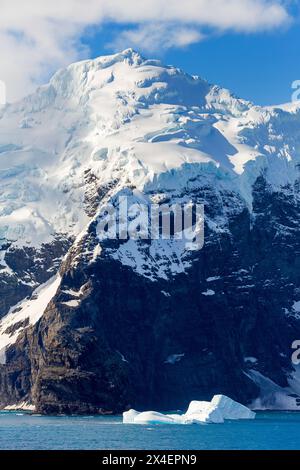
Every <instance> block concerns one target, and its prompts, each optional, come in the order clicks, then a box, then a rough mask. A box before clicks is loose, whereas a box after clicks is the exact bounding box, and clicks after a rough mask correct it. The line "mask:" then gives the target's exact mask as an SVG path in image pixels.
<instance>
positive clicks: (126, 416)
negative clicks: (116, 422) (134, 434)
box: [123, 410, 140, 424]
mask: <svg viewBox="0 0 300 470" xmlns="http://www.w3.org/2000/svg"><path fill="white" fill-rule="evenodd" d="M139 414H140V413H139V411H136V410H129V411H125V413H123V423H124V424H133V423H134V419H135V418H136V417H137V415H139Z"/></svg>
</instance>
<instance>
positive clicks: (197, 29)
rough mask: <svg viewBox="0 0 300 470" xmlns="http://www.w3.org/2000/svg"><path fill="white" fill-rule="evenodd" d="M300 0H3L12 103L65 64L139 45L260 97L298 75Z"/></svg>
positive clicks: (0, 57)
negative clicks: (50, 0) (49, 0)
mask: <svg viewBox="0 0 300 470" xmlns="http://www.w3.org/2000/svg"><path fill="white" fill-rule="evenodd" d="M299 3H300V0H185V1H182V0H168V1H166V2H164V1H162V0H142V1H141V0H85V1H84V2H83V1H82V0H63V1H61V0H52V2H48V1H46V0H26V2H24V1H23V0H0V9H1V13H0V80H1V81H3V82H4V83H5V84H6V90H7V98H8V100H9V101H14V100H16V99H20V98H21V97H23V96H24V95H26V94H28V93H30V92H32V91H33V90H34V89H35V88H36V86H37V85H39V84H42V83H45V82H47V81H48V80H49V78H50V76H51V75H52V74H53V73H54V72H55V71H56V70H57V69H58V68H61V67H64V66H66V65H68V64H69V63H72V62H74V61H77V60H81V59H86V58H93V57H96V56H99V55H105V54H109V53H114V52H117V51H120V50H123V49H125V48H128V47H132V48H134V49H136V50H138V51H139V52H141V53H142V54H143V55H144V56H145V57H151V58H159V59H161V60H162V61H163V62H164V63H166V64H172V65H175V66H177V67H180V68H182V69H184V70H185V71H186V72H188V73H191V74H193V75H200V76H201V77H203V78H205V79H207V80H208V81H209V82H210V83H216V84H219V85H221V86H224V87H226V88H229V89H230V90H231V91H232V92H233V93H235V94H236V95H237V96H239V97H241V98H244V99H248V100H250V101H252V102H254V103H255V104H260V105H272V104H280V103H284V102H288V101H290V100H291V95H292V92H293V90H292V83H293V82H294V81H296V80H300V61H299V46H300V8H299V7H300V5H299Z"/></svg>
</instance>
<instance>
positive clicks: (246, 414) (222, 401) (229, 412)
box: [211, 395, 255, 419]
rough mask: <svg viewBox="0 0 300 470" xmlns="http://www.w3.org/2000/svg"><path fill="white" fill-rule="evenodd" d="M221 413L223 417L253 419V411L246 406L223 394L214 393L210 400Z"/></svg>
mask: <svg viewBox="0 0 300 470" xmlns="http://www.w3.org/2000/svg"><path fill="white" fill-rule="evenodd" d="M211 403H212V404H213V405H215V406H216V407H217V408H218V409H219V410H220V412H221V413H222V415H223V418H224V419H254V418H255V413H254V411H251V410H249V408H247V406H244V405H241V404H240V403H238V402H236V401H234V400H231V398H228V397H226V396H225V395H215V396H214V397H213V399H212V401H211Z"/></svg>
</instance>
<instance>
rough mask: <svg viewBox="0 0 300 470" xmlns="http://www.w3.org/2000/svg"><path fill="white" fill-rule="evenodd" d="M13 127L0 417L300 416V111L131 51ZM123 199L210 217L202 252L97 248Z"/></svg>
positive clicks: (9, 120) (77, 72) (146, 243)
mask: <svg viewBox="0 0 300 470" xmlns="http://www.w3.org/2000/svg"><path fill="white" fill-rule="evenodd" d="M1 123H2V125H1ZM0 125H1V129H5V132H4V131H3V132H1V133H0V152H2V153H3V158H2V160H0V162H1V161H2V162H3V169H1V168H2V167H1V165H2V163H0V179H1V182H2V181H3V186H2V187H3V189H2V190H1V191H2V193H1V200H0V202H1V204H2V205H3V207H2V212H1V213H0V233H1V234H2V240H3V244H2V248H1V250H2V251H1V253H2V260H3V261H2V263H1V264H2V266H3V274H2V275H1V274H0V289H1V293H2V295H1V301H0V313H1V315H2V317H3V318H2V320H1V322H0V347H1V348H2V349H1V351H0V357H1V365H0V403H1V404H2V406H7V405H11V404H15V403H24V402H26V403H32V404H34V406H35V407H36V410H37V411H38V412H41V413H116V412H121V411H123V410H125V409H127V408H129V407H135V408H140V409H142V408H144V407H146V408H154V409H161V410H162V409H165V410H166V409H177V408H185V407H186V405H187V404H188V403H189V402H190V401H191V400H193V399H207V400H208V399H210V398H211V396H212V395H214V394H216V393H222V394H225V395H228V396H231V397H232V398H233V399H236V400H238V401H240V402H243V403H245V404H252V406H254V407H256V408H263V407H268V408H288V409H297V406H298V404H299V402H300V397H298V392H299V393H300V389H299V387H298V385H297V384H298V380H297V370H296V368H295V366H293V364H292V362H291V355H292V349H291V345H292V342H293V341H294V340H295V339H298V338H300V320H299V319H300V307H299V305H300V302H299V301H300V288H299V287H300V279H299V278H300V270H299V263H300V259H299V249H300V246H299V244H300V236H299V235H300V234H299V230H300V229H299V219H300V211H299V208H300V191H299V187H300V186H299V182H300V179H299V176H300V175H299V164H300V158H299V155H300V153H299V151H300V133H299V129H300V111H299V109H298V108H297V106H296V105H290V106H285V107H281V108H259V107H255V106H253V105H252V104H251V103H248V102H246V101H243V100H239V99H237V98H235V97H234V96H232V95H231V94H230V93H229V92H228V91H226V90H223V89H221V88H219V87H216V86H211V85H209V84H208V83H206V82H205V81H203V80H202V79H200V78H199V77H191V76H189V75H186V74H184V73H183V72H182V71H180V70H178V69H175V68H172V67H164V66H162V65H161V64H160V63H159V62H157V61H153V60H152V61H149V60H146V59H143V58H142V57H140V56H139V55H138V54H137V53H135V52H134V51H131V50H127V51H124V52H123V53H121V54H117V55H115V56H109V57H102V58H99V59H96V60H95V61H87V62H83V63H79V64H74V65H72V66H70V67H69V68H68V69H66V70H62V71H59V72H58V73H57V74H56V75H55V77H54V78H53V79H52V80H51V82H50V84H49V85H47V86H45V87H42V88H41V89H39V90H38V91H37V92H36V94H34V95H32V96H31V97H28V98H26V99H25V100H24V101H23V102H21V103H18V104H15V105H11V106H9V107H7V108H5V109H4V110H3V112H2V116H1V120H0ZM7 129H10V130H13V131H11V135H10V137H9V141H8V140H7V139H8V137H7V135H8V134H7ZM1 148H2V151H1ZM8 159H10V162H11V163H10V166H11V170H10V171H9V172H8V170H7V168H6V167H5V166H4V165H7V162H8ZM120 194H121V195H124V194H125V195H126V197H128V199H129V200H130V201H133V202H135V203H136V202H141V201H147V204H151V203H160V204H161V203H165V204H171V203H185V202H188V201H193V202H194V203H199V204H203V205H204V211H205V217H204V225H205V227H204V228H205V237H204V246H203V248H202V249H199V250H194V251H187V250H186V249H185V248H184V246H183V245H182V243H180V242H178V241H177V240H175V239H171V240H155V241H153V240H130V239H126V240H109V239H105V238H103V239H99V233H98V224H99V218H100V214H101V210H102V208H103V206H104V204H106V203H107V202H110V203H112V204H113V205H116V204H117V196H118V195H120ZM12 195H13V196H14V197H12ZM0 273H1V272H0Z"/></svg>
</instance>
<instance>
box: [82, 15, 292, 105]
mask: <svg viewBox="0 0 300 470" xmlns="http://www.w3.org/2000/svg"><path fill="white" fill-rule="evenodd" d="M118 30H119V27H116V26H114V25H111V24H109V25H106V26H104V27H101V28H99V30H98V31H95V30H94V33H93V35H92V34H91V33H89V34H87V35H85V37H84V38H83V41H84V43H87V44H89V46H90V48H91V56H92V57H96V56H98V55H103V54H107V53H109V52H110V51H112V52H113V51H114V48H113V47H109V46H107V44H109V40H110V39H111V38H112V36H114V35H115V34H117V31H118ZM108 38H109V39H108ZM127 46H128V47H129V46H130V42H129V43H124V48H125V47H127ZM136 49H140V52H141V53H143V55H145V56H146V57H155V58H157V57H158V58H160V59H161V60H162V61H163V62H164V63H166V64H172V65H175V66H177V67H180V68H182V69H184V70H185V71H186V72H188V73H191V74H193V75H200V76H201V77H203V78H205V79H207V80H208V81H209V82H210V83H214V84H215V83H216V84H219V85H222V86H224V87H225V88H229V89H230V90H231V91H232V92H233V93H235V94H236V95H238V96H239V97H241V98H244V99H248V100H250V101H253V102H254V103H255V104H259V105H272V104H280V103H285V102H288V101H290V100H291V94H292V89H291V84H292V82H293V81H295V80H300V60H299V57H300V25H298V24H295V25H294V26H292V27H290V28H282V29H279V30H276V31H272V32H262V33H257V34H235V33H231V34H230V33H229V34H225V35H215V36H212V37H210V38H209V39H206V40H203V41H201V42H199V43H196V44H191V45H189V46H187V47H185V48H171V49H168V50H166V51H163V52H160V51H153V52H152V51H151V52H148V51H143V48H142V47H140V48H138V47H137V48H136Z"/></svg>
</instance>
